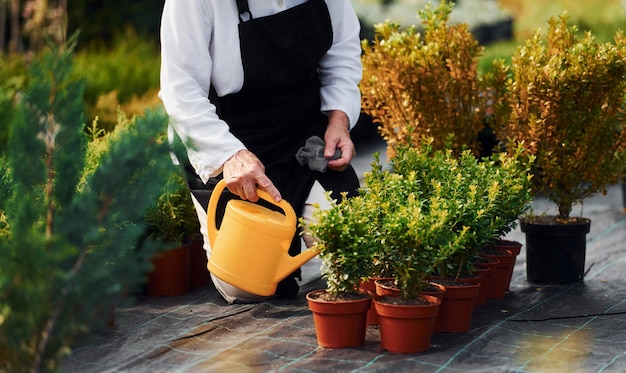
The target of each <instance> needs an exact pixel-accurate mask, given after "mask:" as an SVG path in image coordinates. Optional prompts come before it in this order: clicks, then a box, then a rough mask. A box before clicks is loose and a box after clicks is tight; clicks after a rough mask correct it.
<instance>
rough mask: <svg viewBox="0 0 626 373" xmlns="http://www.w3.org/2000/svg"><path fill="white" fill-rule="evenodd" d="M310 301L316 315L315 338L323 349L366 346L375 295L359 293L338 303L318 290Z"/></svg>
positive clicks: (312, 294) (314, 319) (313, 292)
mask: <svg viewBox="0 0 626 373" xmlns="http://www.w3.org/2000/svg"><path fill="white" fill-rule="evenodd" d="M306 299H307V303H308V305H309V310H310V311H311V312H312V313H313V322H314V324H315V335H316V338H317V344H318V345H319V346H320V347H326V348H348V347H360V346H362V345H363V344H364V343H365V334H366V332H367V324H366V320H367V311H368V310H369V308H370V306H371V303H372V297H371V295H369V294H367V293H359V294H354V296H353V297H352V298H350V299H342V300H336V299H333V298H329V296H328V293H327V292H326V290H315V291H312V292H310V293H308V294H307V295H306Z"/></svg>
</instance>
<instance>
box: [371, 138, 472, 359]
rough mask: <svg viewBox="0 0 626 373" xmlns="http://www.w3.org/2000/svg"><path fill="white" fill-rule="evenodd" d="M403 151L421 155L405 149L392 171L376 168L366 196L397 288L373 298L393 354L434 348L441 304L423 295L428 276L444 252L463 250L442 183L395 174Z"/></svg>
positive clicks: (385, 344) (414, 173)
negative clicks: (449, 247) (432, 344)
mask: <svg viewBox="0 0 626 373" xmlns="http://www.w3.org/2000/svg"><path fill="white" fill-rule="evenodd" d="M404 151H407V152H411V154H414V155H417V154H419V150H418V149H415V148H408V147H401V148H398V151H397V154H396V157H397V158H394V159H393V160H392V164H391V170H382V167H380V165H379V164H376V163H375V164H374V167H373V170H372V172H370V173H368V174H367V175H366V177H365V185H364V187H363V188H362V190H361V193H362V195H363V196H364V197H365V198H368V199H370V200H372V201H375V203H374V204H373V205H374V206H378V207H377V210H376V212H375V214H376V216H377V217H378V219H377V225H378V227H379V228H378V230H379V231H380V233H381V237H382V241H381V243H382V246H381V248H380V250H382V254H381V257H382V258H384V260H385V261H386V262H387V263H388V267H389V268H390V270H391V273H393V276H394V285H395V287H396V288H397V289H398V293H397V295H396V296H377V297H375V298H374V307H375V308H376V312H377V314H378V317H379V323H380V333H381V345H382V347H383V348H384V349H386V350H388V351H391V352H397V353H412V352H422V351H425V350H427V349H428V348H429V347H430V338H431V335H432V333H433V327H434V320H435V317H436V315H437V312H438V309H439V305H440V304H441V300H440V299H439V298H436V297H433V296H430V295H424V294H423V293H424V290H425V289H426V287H427V286H428V283H429V281H428V280H429V276H430V275H431V274H432V271H433V269H434V268H435V267H436V265H437V263H439V262H440V261H441V260H443V258H441V257H440V256H441V254H442V253H443V252H445V250H443V249H442V247H447V246H451V247H459V246H460V242H461V241H462V235H463V234H459V232H454V231H452V230H450V229H449V227H450V226H451V223H450V221H451V219H453V216H452V215H451V214H450V213H449V212H450V210H449V209H448V201H446V200H445V197H444V196H443V195H442V188H438V186H437V185H438V181H436V180H433V179H423V178H422V177H421V176H422V174H421V172H422V170H421V169H419V168H416V169H414V170H413V171H411V172H407V173H406V174H403V173H398V172H395V171H396V169H395V168H394V165H395V163H394V162H396V161H397V160H400V159H404V158H403V157H402V155H403V154H404ZM422 156H423V157H424V158H423V159H425V160H426V159H428V156H424V155H422ZM432 163H435V162H430V164H431V165H432ZM422 166H424V165H422ZM433 168H436V167H433ZM429 187H432V188H429ZM464 233H465V232H464Z"/></svg>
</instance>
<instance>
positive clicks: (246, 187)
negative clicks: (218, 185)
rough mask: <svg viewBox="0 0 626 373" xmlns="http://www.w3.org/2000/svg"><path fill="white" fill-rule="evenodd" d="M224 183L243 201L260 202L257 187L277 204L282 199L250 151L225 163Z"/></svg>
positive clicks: (242, 151) (263, 168)
mask: <svg viewBox="0 0 626 373" xmlns="http://www.w3.org/2000/svg"><path fill="white" fill-rule="evenodd" d="M224 181H225V182H226V187H227V188H228V190H229V191H230V192H231V193H233V194H235V195H237V196H239V197H240V198H241V199H244V200H250V201H252V202H256V201H258V200H259V195H258V193H257V187H258V188H260V189H262V190H264V191H266V192H267V193H269V195H270V196H271V197H272V198H273V199H274V201H276V202H280V200H281V199H282V197H281V195H280V192H279V191H278V189H277V188H276V187H275V186H274V184H273V183H272V181H271V180H270V179H269V178H268V177H267V175H265V166H263V163H261V161H260V160H259V159H258V158H257V157H256V156H255V155H254V154H253V153H252V152H250V151H248V150H245V149H244V150H240V151H239V152H237V153H235V155H233V156H232V157H231V158H230V159H229V160H228V161H226V162H225V163H224Z"/></svg>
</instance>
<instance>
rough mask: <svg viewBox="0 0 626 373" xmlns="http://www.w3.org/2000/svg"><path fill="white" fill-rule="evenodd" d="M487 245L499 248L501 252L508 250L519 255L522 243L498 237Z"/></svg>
mask: <svg viewBox="0 0 626 373" xmlns="http://www.w3.org/2000/svg"><path fill="white" fill-rule="evenodd" d="M487 246H488V247H493V248H495V249H496V250H500V251H502V252H505V253H506V252H507V250H510V251H511V252H512V253H513V254H514V255H519V254H520V253H521V252H522V246H523V245H522V243H521V242H517V241H511V240H505V239H499V240H497V241H496V242H494V243H493V244H490V245H487Z"/></svg>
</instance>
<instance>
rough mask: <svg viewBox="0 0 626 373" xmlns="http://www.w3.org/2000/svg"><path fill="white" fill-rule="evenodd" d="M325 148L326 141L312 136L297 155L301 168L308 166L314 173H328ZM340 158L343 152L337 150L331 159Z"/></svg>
mask: <svg viewBox="0 0 626 373" xmlns="http://www.w3.org/2000/svg"><path fill="white" fill-rule="evenodd" d="M325 146H326V144H325V143H324V140H322V139H320V138H319V137H318V136H311V137H309V138H308V139H307V140H306V142H305V143H304V146H303V147H301V148H300V149H299V150H298V152H297V153H296V159H297V160H298V162H299V163H300V165H301V166H304V165H305V164H306V165H308V166H309V168H310V169H311V170H313V171H319V172H326V167H327V166H328V159H326V158H324V147H325ZM339 158H341V150H339V149H337V150H335V154H334V155H333V157H332V158H331V159H339Z"/></svg>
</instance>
